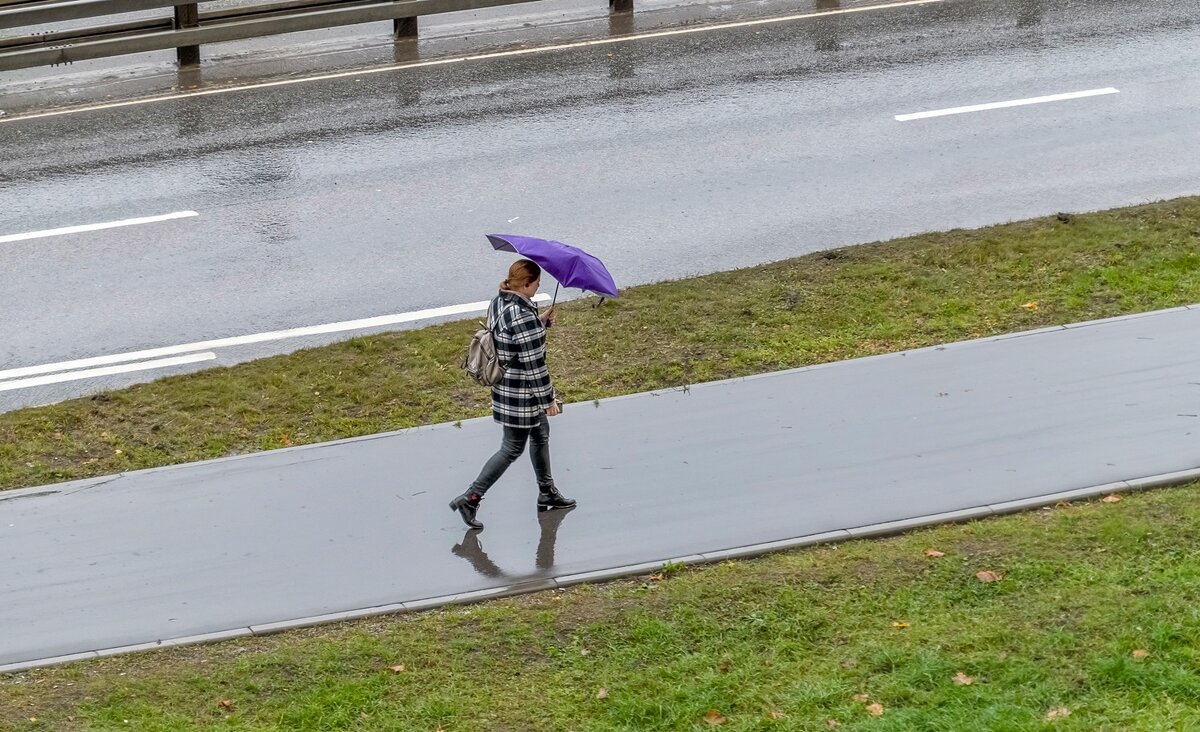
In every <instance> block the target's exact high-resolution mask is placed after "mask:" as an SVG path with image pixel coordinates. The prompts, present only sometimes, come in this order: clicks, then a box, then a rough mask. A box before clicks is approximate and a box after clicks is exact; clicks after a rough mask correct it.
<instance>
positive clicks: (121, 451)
mask: <svg viewBox="0 0 1200 732" xmlns="http://www.w3.org/2000/svg"><path fill="white" fill-rule="evenodd" d="M113 454H114V455H124V454H125V451H124V450H113Z"/></svg>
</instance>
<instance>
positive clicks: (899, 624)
mask: <svg viewBox="0 0 1200 732" xmlns="http://www.w3.org/2000/svg"><path fill="white" fill-rule="evenodd" d="M892 627H893V628H897V629H900V630H903V629H904V628H908V627H910V626H909V624H908V623H904V622H896V621H893V622H892Z"/></svg>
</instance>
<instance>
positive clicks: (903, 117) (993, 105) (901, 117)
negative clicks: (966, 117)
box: [896, 86, 1120, 122]
mask: <svg viewBox="0 0 1200 732" xmlns="http://www.w3.org/2000/svg"><path fill="white" fill-rule="evenodd" d="M1119 93H1120V90H1119V89H1114V88H1112V87H1111V86H1110V87H1105V88H1104V89H1089V90H1087V91H1078V92H1068V93H1067V94H1050V95H1049V96H1044V97H1029V98H1028V99H1014V100H1012V101H1009V102H990V103H988V104H972V105H971V106H969V107H951V108H950V109H935V110H933V111H932V112H913V113H912V114H898V115H896V121H897V122H908V121H910V120H914V119H928V118H930V117H945V116H948V115H951V114H966V113H967V112H983V111H986V110H989V109H1004V108H1005V107H1024V106H1026V105H1028V104H1045V103H1046V102H1062V101H1066V100H1068V99H1083V98H1085V97H1098V96H1102V95H1104V94H1119Z"/></svg>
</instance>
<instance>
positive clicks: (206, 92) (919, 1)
mask: <svg viewBox="0 0 1200 732" xmlns="http://www.w3.org/2000/svg"><path fill="white" fill-rule="evenodd" d="M940 2H943V0H905V1H904V2H893V3H883V4H880V5H863V6H860V7H857V8H842V9H840V10H823V11H818V12H815V13H796V14H794V15H782V16H779V17H776V18H759V19H758V20H739V21H735V22H732V23H716V24H713V25H703V26H692V27H688V28H676V29H673V30H666V31H653V32H649V33H635V34H632V35H627V36H619V37H616V38H598V39H594V40H590V41H575V42H573V43H559V44H555V45H552V46H538V47H536V48H518V49H514V50H510V51H495V52H492V53H480V54H475V55H471V56H455V57H452V58H440V59H431V60H429V61H416V62H413V63H406V64H393V65H391V66H381V67H377V68H372V69H358V70H355V71H341V72H338V73H333V74H319V75H316V76H304V77H300V78H293V79H281V80H279V81H267V82H263V83H260V84H245V85H242V86H228V87H221V88H219V89H202V90H199V91H193V92H184V93H181V94H164V95H162V96H158V97H147V98H145V99H130V100H127V101H123V102H112V103H109V104H93V105H90V106H86V107H74V108H71V109H58V110H54V111H52V112H38V113H36V114H24V115H17V116H14V117H7V118H0V124H8V123H11V122H20V121H22V120H28V119H40V118H42V117H58V116H60V115H65V114H78V113H80V112H95V111H98V110H102V109H117V108H119V107H132V106H136V105H141V104H153V103H154V102H166V101H171V100H173V99H186V98H189V97H206V96H211V95H214V94H228V93H230V92H238V91H247V90H250V89H267V88H270V87H276V86H289V85H291V84H304V83H307V82H310V81H327V80H329V79H345V78H348V77H353V76H366V75H368V74H382V73H387V72H390V71H403V70H405V69H420V68H425V67H429V66H445V65H447V64H457V63H464V62H469V61H486V60H489V59H497V58H511V57H513V56H528V55H530V54H535V53H548V52H551V51H566V50H569V49H573V48H587V47H589V46H607V45H610V44H614V43H629V42H631V41H642V40H646V39H648V38H666V37H669V36H682V35H689V34H692V33H708V32H710V31H719V30H728V29H730V28H749V27H752V26H758V25H770V24H773V23H787V22H789V21H793V20H803V19H805V18H819V17H821V16H824V15H849V14H850V13H865V12H867V11H871V10H887V9H890V8H907V7H912V6H916V5H930V4H932V3H940Z"/></svg>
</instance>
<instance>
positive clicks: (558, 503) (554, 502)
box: [537, 487, 575, 512]
mask: <svg viewBox="0 0 1200 732" xmlns="http://www.w3.org/2000/svg"><path fill="white" fill-rule="evenodd" d="M574 505H575V501H574V499H571V498H567V497H566V496H564V495H563V494H561V493H559V492H558V489H557V488H553V487H552V488H549V489H545V488H543V489H542V490H541V491H540V492H539V493H538V500H537V510H538V511H539V512H541V511H550V510H552V509H555V508H571V507H572V506H574Z"/></svg>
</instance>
